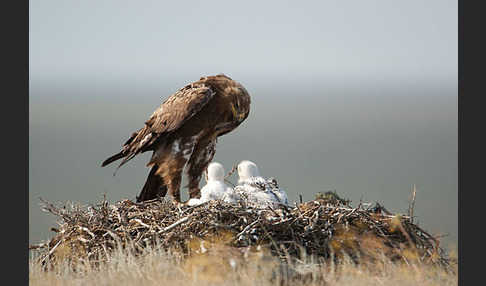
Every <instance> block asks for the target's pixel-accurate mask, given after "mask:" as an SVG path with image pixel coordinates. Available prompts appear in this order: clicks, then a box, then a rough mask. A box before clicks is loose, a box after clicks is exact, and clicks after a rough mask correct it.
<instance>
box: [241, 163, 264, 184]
mask: <svg viewBox="0 0 486 286" xmlns="http://www.w3.org/2000/svg"><path fill="white" fill-rule="evenodd" d="M238 176H239V179H238V183H242V182H244V181H246V180H248V179H249V178H251V177H259V176H260V172H259V171H258V167H257V165H256V164H255V163H253V162H252V161H248V160H244V161H241V162H240V163H239V164H238Z"/></svg>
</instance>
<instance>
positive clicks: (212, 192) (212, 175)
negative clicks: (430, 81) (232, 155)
mask: <svg viewBox="0 0 486 286" xmlns="http://www.w3.org/2000/svg"><path fill="white" fill-rule="evenodd" d="M207 171H208V178H207V182H206V185H205V186H204V187H202V189H201V198H200V199H196V198H192V199H190V200H189V201H188V202H187V204H188V205H189V206H196V205H200V204H202V203H205V202H207V201H211V200H225V201H227V202H232V197H229V196H225V194H226V193H230V192H232V191H233V189H232V188H230V187H228V186H227V185H226V184H225V183H224V174H225V173H224V167H223V165H221V164H220V163H218V162H212V163H210V164H209V165H208V169H207Z"/></svg>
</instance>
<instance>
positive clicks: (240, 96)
mask: <svg viewBox="0 0 486 286" xmlns="http://www.w3.org/2000/svg"><path fill="white" fill-rule="evenodd" d="M250 102H251V99H250V94H248V91H247V90H246V89H245V88H244V87H243V86H242V85H241V84H239V83H238V84H237V87H236V90H235V91H234V94H233V107H234V111H233V113H234V114H233V115H234V116H235V118H237V119H238V121H239V122H242V121H243V120H245V119H246V118H247V117H248V114H250Z"/></svg>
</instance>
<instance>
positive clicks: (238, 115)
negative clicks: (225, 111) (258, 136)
mask: <svg viewBox="0 0 486 286" xmlns="http://www.w3.org/2000/svg"><path fill="white" fill-rule="evenodd" d="M231 111H232V112H233V118H236V119H237V120H238V121H242V120H244V119H245V113H244V112H238V111H237V110H236V108H235V105H234V104H233V103H232V104H231Z"/></svg>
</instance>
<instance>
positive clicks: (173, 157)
mask: <svg viewBox="0 0 486 286" xmlns="http://www.w3.org/2000/svg"><path fill="white" fill-rule="evenodd" d="M250 101H251V100H250V95H249V94H248V91H247V90H246V89H245V88H244V87H243V86H242V85H241V84H240V83H238V82H236V81H234V80H232V79H231V78H230V77H228V76H226V75H224V74H218V75H215V76H206V77H201V78H200V79H199V80H198V81H195V82H193V83H190V84H188V85H186V86H184V87H183V88H181V89H179V90H178V91H177V92H175V93H174V94H172V95H171V96H169V97H168V98H167V99H166V100H165V101H164V102H163V103H162V104H161V105H160V106H159V108H157V109H156V110H155V111H154V112H153V114H152V115H151V116H150V118H149V119H148V120H147V121H146V122H145V126H143V127H142V128H140V129H139V130H137V131H136V132H134V133H133V134H132V135H131V136H130V137H129V138H128V140H127V141H126V142H125V143H124V144H123V146H122V148H121V151H120V152H119V153H117V154H115V155H113V156H111V157H109V158H108V159H106V160H105V161H104V162H103V163H102V164H101V166H102V167H104V166H106V165H108V164H110V163H112V162H114V161H116V160H119V159H122V158H123V160H122V161H121V163H120V164H119V166H118V168H120V167H121V166H123V165H124V164H125V163H126V162H128V161H129V160H131V159H132V158H133V157H135V156H136V155H137V154H140V153H144V152H147V151H153V153H152V157H151V159H150V161H149V162H148V163H147V165H146V166H147V167H151V169H150V172H149V174H148V177H147V179H146V181H145V184H144V186H143V187H142V190H141V191H140V195H139V196H137V202H143V201H147V200H152V199H155V198H157V197H159V196H160V197H164V196H166V195H167V193H168V195H169V196H170V197H171V198H172V199H173V200H174V201H176V202H179V203H180V202H181V198H180V185H181V181H182V173H183V171H184V172H185V174H186V176H187V179H188V185H187V187H188V189H189V198H200V196H201V191H200V189H199V181H200V180H201V177H202V175H203V172H204V170H205V169H206V167H207V166H208V164H209V163H210V162H211V160H212V159H213V157H214V154H215V152H216V142H217V138H218V137H220V136H222V135H225V134H227V133H229V132H231V131H232V130H234V129H235V128H236V127H238V126H239V125H240V124H241V123H242V122H243V121H244V120H245V119H246V118H247V117H248V115H249V113H250ZM118 168H117V169H118Z"/></svg>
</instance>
